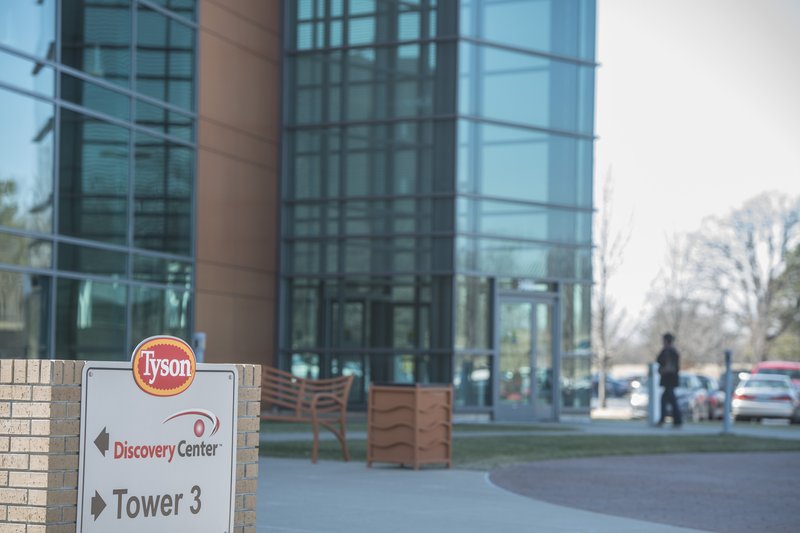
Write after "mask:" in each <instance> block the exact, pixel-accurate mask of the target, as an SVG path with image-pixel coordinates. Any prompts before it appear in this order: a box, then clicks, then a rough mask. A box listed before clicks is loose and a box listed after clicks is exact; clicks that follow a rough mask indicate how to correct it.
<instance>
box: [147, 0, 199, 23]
mask: <svg viewBox="0 0 800 533" xmlns="http://www.w3.org/2000/svg"><path fill="white" fill-rule="evenodd" d="M150 1H151V2H153V3H154V4H158V5H160V6H161V7H165V8H167V9H169V10H170V11H172V12H173V13H175V14H176V15H180V16H181V17H184V18H187V19H189V20H194V19H195V16H196V14H197V0H150Z"/></svg>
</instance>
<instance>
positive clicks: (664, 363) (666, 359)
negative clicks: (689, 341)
mask: <svg viewBox="0 0 800 533" xmlns="http://www.w3.org/2000/svg"><path fill="white" fill-rule="evenodd" d="M656 361H658V373H659V375H660V376H661V386H662V387H670V388H675V387H677V386H678V372H680V369H681V356H680V355H679V354H678V350H676V349H675V348H673V347H672V346H665V347H664V349H663V350H661V353H659V354H658V358H657V359H656Z"/></svg>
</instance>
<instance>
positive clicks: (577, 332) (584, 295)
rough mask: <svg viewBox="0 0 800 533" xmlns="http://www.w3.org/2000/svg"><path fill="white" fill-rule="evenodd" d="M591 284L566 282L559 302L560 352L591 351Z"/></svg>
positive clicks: (583, 352) (581, 352)
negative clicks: (560, 322)
mask: <svg viewBox="0 0 800 533" xmlns="http://www.w3.org/2000/svg"><path fill="white" fill-rule="evenodd" d="M591 294H592V287H591V285H577V284H571V283H567V284H565V285H564V286H563V299H562V301H561V302H562V304H561V315H562V316H561V321H562V325H561V329H562V336H563V338H562V352H564V353H580V354H584V355H588V354H589V353H590V352H591V342H590V341H591V319H592V309H591Z"/></svg>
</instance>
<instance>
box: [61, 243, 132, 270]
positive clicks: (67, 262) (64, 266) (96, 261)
mask: <svg viewBox="0 0 800 533" xmlns="http://www.w3.org/2000/svg"><path fill="white" fill-rule="evenodd" d="M58 268H59V269H60V270H71V271H73V272H79V273H81V272H82V273H85V274H98V275H101V276H123V277H124V276H126V275H127V272H128V257H127V255H126V254H124V253H121V252H112V251H109V250H101V249H99V248H90V247H88V246H76V245H74V244H67V243H60V244H59V245H58Z"/></svg>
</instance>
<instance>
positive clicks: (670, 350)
mask: <svg viewBox="0 0 800 533" xmlns="http://www.w3.org/2000/svg"><path fill="white" fill-rule="evenodd" d="M663 341H664V347H663V348H662V349H661V352H660V353H659V354H658V358H657V359H656V361H657V362H658V374H659V376H660V377H661V386H662V387H664V393H663V394H662V395H661V419H660V420H659V421H658V425H659V426H663V425H664V417H665V416H666V413H667V405H669V406H670V407H671V408H672V426H673V427H676V428H679V427H681V423H682V422H683V421H682V420H681V409H680V407H679V406H678V398H677V397H676V396H675V388H676V387H677V386H678V372H680V369H681V356H680V354H679V353H678V350H676V349H675V346H673V343H674V342H675V337H674V336H673V335H672V333H664V336H663Z"/></svg>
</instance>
